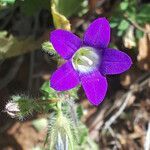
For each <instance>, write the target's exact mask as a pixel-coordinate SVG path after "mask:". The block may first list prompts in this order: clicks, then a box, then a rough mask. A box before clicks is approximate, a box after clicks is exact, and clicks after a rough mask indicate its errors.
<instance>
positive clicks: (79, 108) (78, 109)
mask: <svg viewBox="0 0 150 150" xmlns="http://www.w3.org/2000/svg"><path fill="white" fill-rule="evenodd" d="M77 114H78V118H79V120H80V119H81V117H82V116H83V107H82V105H79V106H78V107H77Z"/></svg>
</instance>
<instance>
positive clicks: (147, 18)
mask: <svg viewBox="0 0 150 150" xmlns="http://www.w3.org/2000/svg"><path fill="white" fill-rule="evenodd" d="M149 11H150V4H143V5H142V6H141V8H140V10H139V13H138V14H137V15H136V20H137V22H138V23H139V24H145V23H150V15H148V14H149Z"/></svg>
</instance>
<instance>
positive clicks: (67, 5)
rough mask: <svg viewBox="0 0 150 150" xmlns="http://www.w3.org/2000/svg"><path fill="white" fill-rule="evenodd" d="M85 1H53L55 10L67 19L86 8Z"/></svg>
mask: <svg viewBox="0 0 150 150" xmlns="http://www.w3.org/2000/svg"><path fill="white" fill-rule="evenodd" d="M85 1H86V0H54V3H55V4H56V10H57V11H58V12H59V13H60V14H62V15H64V16H66V17H67V18H68V17H70V16H72V15H74V14H77V13H78V12H81V10H82V9H83V7H87V4H86V5H85Z"/></svg>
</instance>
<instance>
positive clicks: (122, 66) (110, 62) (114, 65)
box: [100, 48, 132, 75]
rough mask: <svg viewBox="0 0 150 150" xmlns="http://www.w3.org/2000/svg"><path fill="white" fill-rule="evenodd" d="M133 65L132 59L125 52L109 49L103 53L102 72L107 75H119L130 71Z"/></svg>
mask: <svg viewBox="0 0 150 150" xmlns="http://www.w3.org/2000/svg"><path fill="white" fill-rule="evenodd" d="M131 65H132V60H131V58H130V57H129V56H128V55H127V54H126V53H124V52H121V51H119V50H116V49H111V48H108V49H106V50H104V51H103V56H102V63H101V67H100V72H101V73H102V74H103V75H105V74H119V73H122V72H124V71H126V70H128V69H129V68H130V67H131Z"/></svg>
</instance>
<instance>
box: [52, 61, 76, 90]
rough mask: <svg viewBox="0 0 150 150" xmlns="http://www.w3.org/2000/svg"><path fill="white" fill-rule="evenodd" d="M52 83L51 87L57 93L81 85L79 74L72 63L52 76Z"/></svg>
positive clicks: (68, 63)
mask: <svg viewBox="0 0 150 150" xmlns="http://www.w3.org/2000/svg"><path fill="white" fill-rule="evenodd" d="M50 83H51V85H50V86H51V87H52V88H53V89H55V90H57V91H65V90H69V89H72V88H74V87H75V86H77V85H78V84H79V77H78V74H77V72H76V71H75V70H74V69H73V66H72V64H71V62H70V61H68V62H66V63H65V64H63V65H62V66H61V67H60V68H58V69H57V70H56V71H55V72H54V73H53V74H52V76H51V78H50Z"/></svg>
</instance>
